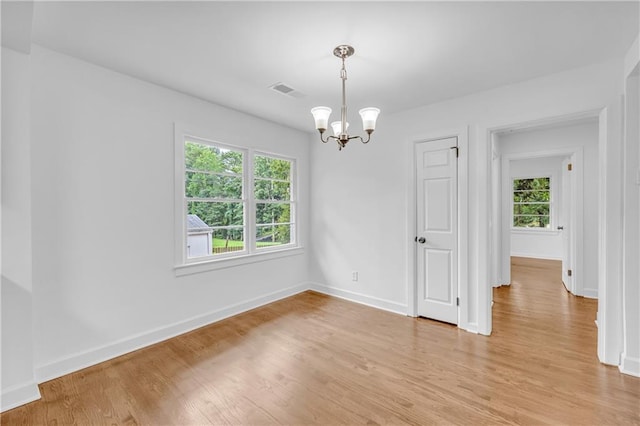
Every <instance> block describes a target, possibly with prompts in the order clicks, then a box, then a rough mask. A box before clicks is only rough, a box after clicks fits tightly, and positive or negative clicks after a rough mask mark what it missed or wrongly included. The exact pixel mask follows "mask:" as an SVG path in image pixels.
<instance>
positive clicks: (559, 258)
mask: <svg viewBox="0 0 640 426" xmlns="http://www.w3.org/2000/svg"><path fill="white" fill-rule="evenodd" d="M511 257H527V258H529V259H542V260H562V258H561V257H553V256H538V255H535V254H529V253H517V252H516V253H511ZM503 285H508V284H503Z"/></svg>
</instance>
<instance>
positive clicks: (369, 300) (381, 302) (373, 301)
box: [309, 282, 407, 316]
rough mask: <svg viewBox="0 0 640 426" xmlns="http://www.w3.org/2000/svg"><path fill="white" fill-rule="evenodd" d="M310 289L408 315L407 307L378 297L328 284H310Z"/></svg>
mask: <svg viewBox="0 0 640 426" xmlns="http://www.w3.org/2000/svg"><path fill="white" fill-rule="evenodd" d="M309 288H310V289H311V290H313V291H317V292H318V293H322V294H326V295H329V296H333V297H338V298H340V299H345V300H348V301H350V302H355V303H359V304H361V305H366V306H369V307H372V308H377V309H382V310H383V311H389V312H393V313H394V314H400V315H405V316H406V315H407V305H403V304H402V303H398V302H394V301H392V300H386V299H381V298H378V297H373V296H368V295H366V294H362V293H356V292H354V291H349V290H343V289H341V288H338V287H332V286H329V285H326V284H320V283H314V282H312V283H309Z"/></svg>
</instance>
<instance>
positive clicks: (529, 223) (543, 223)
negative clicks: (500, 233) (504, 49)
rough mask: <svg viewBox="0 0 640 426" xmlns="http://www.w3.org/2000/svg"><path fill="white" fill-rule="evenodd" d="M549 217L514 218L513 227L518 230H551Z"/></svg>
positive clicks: (521, 216) (526, 216)
mask: <svg viewBox="0 0 640 426" xmlns="http://www.w3.org/2000/svg"><path fill="white" fill-rule="evenodd" d="M549 222H550V221H549V216H534V215H518V216H515V215H514V216H513V226H514V227H518V228H549Z"/></svg>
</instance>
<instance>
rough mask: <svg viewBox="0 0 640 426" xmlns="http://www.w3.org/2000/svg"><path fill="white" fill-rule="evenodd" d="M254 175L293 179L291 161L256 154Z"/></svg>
mask: <svg viewBox="0 0 640 426" xmlns="http://www.w3.org/2000/svg"><path fill="white" fill-rule="evenodd" d="M254 176H256V177H260V178H271V179H281V180H291V161H289V160H281V159H278V158H271V157H265V156H263V155H256V156H255V162H254Z"/></svg>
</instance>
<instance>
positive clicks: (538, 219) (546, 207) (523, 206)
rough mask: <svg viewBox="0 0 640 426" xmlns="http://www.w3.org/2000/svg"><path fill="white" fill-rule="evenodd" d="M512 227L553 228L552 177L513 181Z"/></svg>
mask: <svg viewBox="0 0 640 426" xmlns="http://www.w3.org/2000/svg"><path fill="white" fill-rule="evenodd" d="M512 226H513V227H514V228H534V229H535V228H543V229H549V228H550V227H551V177H548V176H545V177H533V178H526V179H513V222H512Z"/></svg>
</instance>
